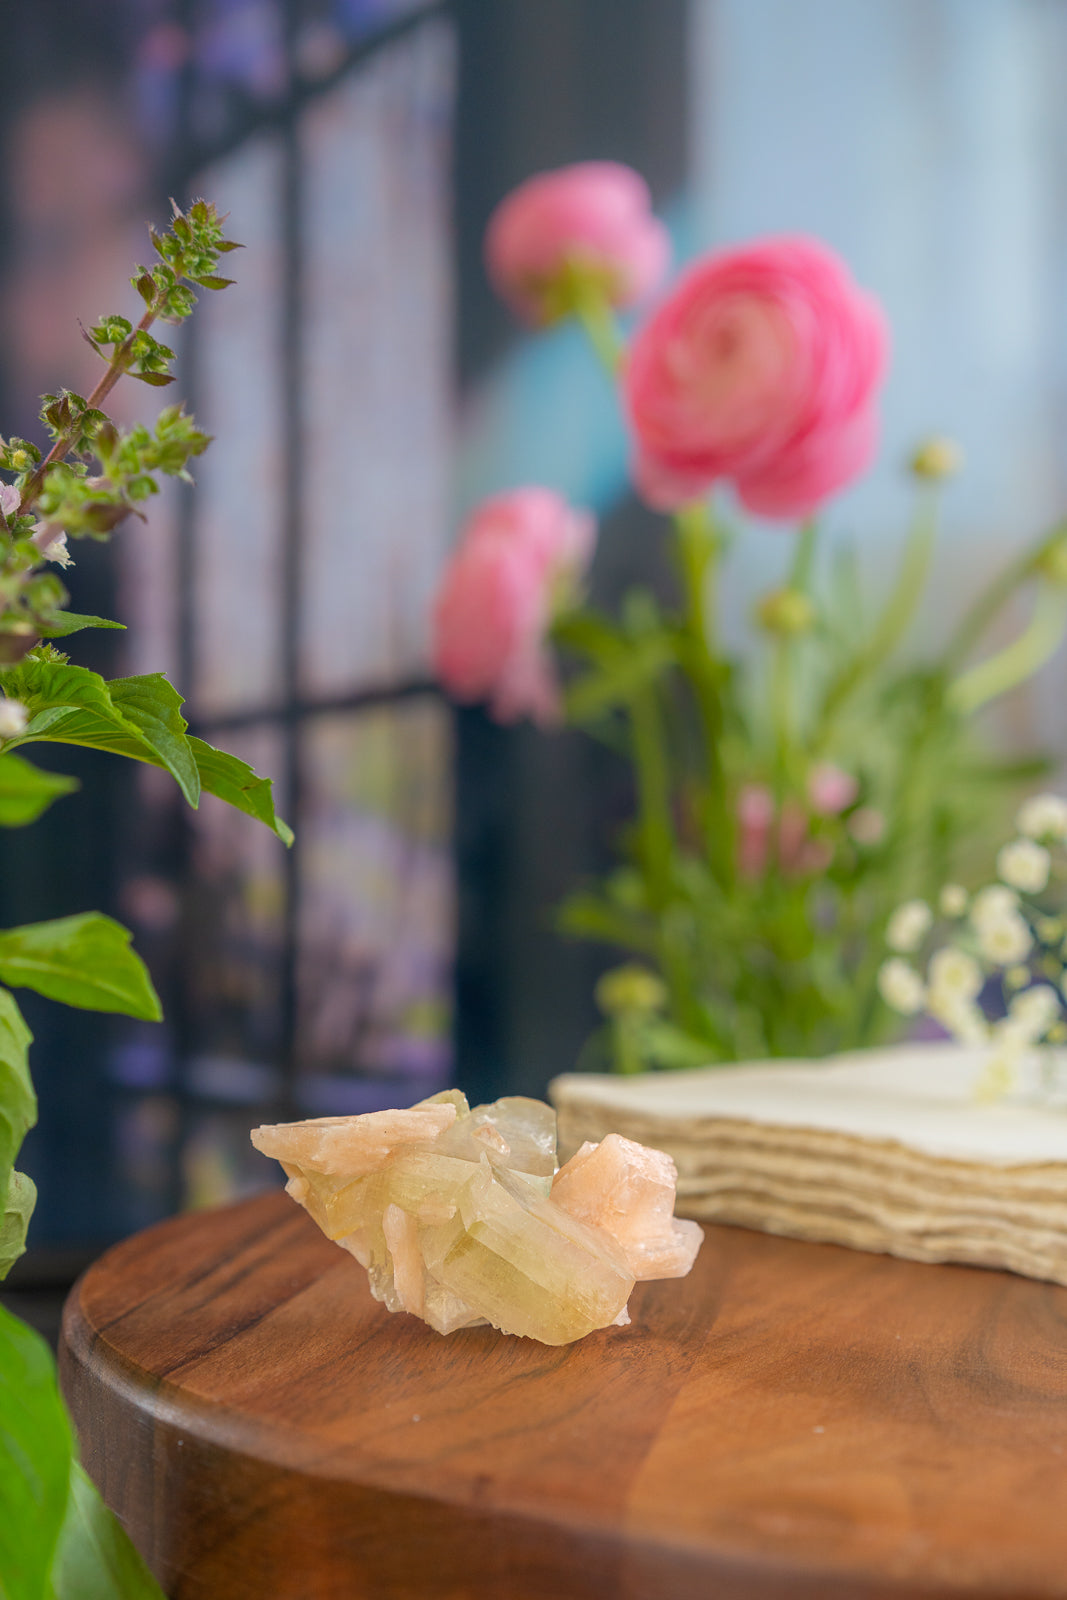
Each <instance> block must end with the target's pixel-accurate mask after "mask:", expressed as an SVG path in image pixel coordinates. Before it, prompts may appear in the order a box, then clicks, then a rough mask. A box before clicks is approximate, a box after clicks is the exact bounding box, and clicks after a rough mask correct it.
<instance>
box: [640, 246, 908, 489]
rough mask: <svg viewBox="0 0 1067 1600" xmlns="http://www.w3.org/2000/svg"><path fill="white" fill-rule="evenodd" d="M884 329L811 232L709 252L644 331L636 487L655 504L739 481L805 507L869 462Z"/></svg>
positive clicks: (875, 309) (884, 356)
mask: <svg viewBox="0 0 1067 1600" xmlns="http://www.w3.org/2000/svg"><path fill="white" fill-rule="evenodd" d="M888 351H889V336H888V327H887V324H886V321H885V317H884V315H883V313H882V310H881V308H880V306H879V305H878V303H877V302H876V301H875V300H874V299H873V298H872V297H871V296H870V295H868V294H866V293H864V291H863V290H861V289H859V288H858V287H857V286H856V284H855V283H854V282H853V280H852V278H851V276H850V274H849V272H848V269H847V268H846V266H845V265H844V263H843V262H842V261H841V260H840V259H839V258H838V257H837V256H836V255H834V253H833V252H832V251H831V250H829V249H828V248H827V247H826V246H825V245H823V244H820V243H819V242H818V241H817V240H815V239H808V238H804V237H802V236H799V237H783V238H773V239H765V240H762V241H761V242H758V243H756V244H752V245H747V246H744V247H741V248H739V249H731V250H719V251H715V252H713V253H712V254H710V255H707V256H705V257H704V258H703V259H702V260H700V261H698V262H696V264H695V265H694V266H692V267H690V268H689V270H688V271H687V272H686V273H684V274H683V275H682V277H681V278H680V279H679V281H678V283H677V285H676V286H675V288H674V289H673V290H672V292H671V293H670V295H669V296H668V297H667V299H666V300H665V301H664V302H663V304H662V305H661V306H660V307H659V308H658V310H657V311H656V312H655V313H654V314H653V316H652V317H651V319H650V320H649V321H648V322H647V323H646V324H645V326H644V327H643V328H642V329H641V330H640V332H639V333H638V335H637V337H636V339H635V340H634V343H633V346H632V348H631V350H630V356H629V360H628V363H627V366H626V370H625V373H624V377H623V386H624V397H625V404H626V409H627V413H628V416H629V420H630V426H631V429H632V432H633V436H634V441H635V445H636V459H635V463H634V477H635V481H636V483H637V486H638V489H639V490H640V492H641V493H642V495H643V496H644V498H645V499H646V500H647V501H648V502H649V504H650V505H654V506H656V507H658V508H659V509H666V510H670V509H673V508H675V507H677V506H680V505H684V504H685V503H686V502H687V501H690V500H694V499H698V498H699V497H700V496H702V495H703V494H705V493H706V492H707V491H708V489H710V487H711V486H712V484H714V483H716V482H718V481H720V480H723V479H725V480H728V481H730V482H732V483H733V485H734V487H735V488H736V490H737V493H738V495H739V497H740V499H741V501H742V502H743V504H744V505H746V506H747V507H748V508H749V510H750V511H754V512H756V513H758V514H759V515H762V516H767V517H774V518H783V519H788V518H794V517H804V516H807V515H809V514H810V513H811V512H812V511H814V510H815V508H816V507H817V506H819V505H820V504H821V503H822V502H823V501H824V500H826V499H827V498H828V497H829V496H830V495H832V494H834V493H835V492H836V491H837V490H838V489H841V488H843V487H844V485H845V484H847V483H849V482H850V481H851V480H852V479H853V478H855V477H857V476H858V474H859V473H860V472H862V471H863V470H864V468H865V467H866V466H867V465H868V464H869V462H870V460H871V457H872V456H873V454H874V449H875V444H876V442H877V416H876V412H875V395H876V391H877V389H878V386H879V384H880V382H881V380H882V377H883V374H884V372H885V368H886V364H887V360H888Z"/></svg>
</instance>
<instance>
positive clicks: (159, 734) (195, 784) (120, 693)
mask: <svg viewBox="0 0 1067 1600" xmlns="http://www.w3.org/2000/svg"><path fill="white" fill-rule="evenodd" d="M107 687H108V692H109V694H110V695H111V703H112V705H113V706H115V707H116V708H117V709H118V711H119V712H120V714H121V715H122V716H124V717H125V718H126V720H127V721H128V722H132V723H133V724H134V726H135V727H136V728H137V730H138V732H139V733H140V734H141V736H142V738H143V739H144V740H145V742H146V743H147V744H149V745H150V746H151V748H152V749H153V750H154V751H155V752H156V754H157V755H158V756H159V757H161V759H162V762H163V765H164V766H165V767H166V768H167V769H168V771H170V772H171V773H173V775H174V777H175V778H176V779H177V781H178V787H179V789H180V790H181V792H182V794H183V795H184V796H185V798H186V799H187V800H188V802H189V804H190V805H191V806H193V807H195V806H196V805H198V804H199V801H200V773H199V771H198V770H197V763H196V759H195V757H194V755H193V751H192V748H191V746H190V743H189V740H188V739H187V738H186V736H185V729H186V726H187V724H186V721H185V718H184V717H183V716H182V715H181V708H182V705H183V704H184V702H183V700H182V697H181V695H180V694H179V693H178V691H177V689H176V688H175V687H174V685H173V684H172V683H170V682H169V681H168V680H167V679H166V678H165V677H164V676H163V674H162V672H150V673H147V674H145V676H143V677H139V678H112V680H111V682H110V683H109V684H108V686H107Z"/></svg>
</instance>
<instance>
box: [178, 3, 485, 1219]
mask: <svg viewBox="0 0 1067 1600" xmlns="http://www.w3.org/2000/svg"><path fill="white" fill-rule="evenodd" d="M280 3H281V6H282V10H283V17H284V44H285V53H286V63H287V81H288V82H289V85H290V90H289V93H288V94H287V95H286V96H285V98H284V99H282V100H280V101H278V102H275V103H272V104H270V105H268V106H265V107H263V108H261V109H259V110H256V111H254V112H251V113H250V114H248V115H246V116H245V117H243V118H242V120H241V122H240V123H239V125H238V126H237V127H235V128H234V129H231V130H228V131H227V133H226V135H225V136H224V137H223V138H221V139H218V140H216V141H212V142H205V143H197V141H196V140H195V138H194V137H193V136H192V134H191V132H190V122H191V117H190V94H191V90H192V82H191V79H190V77H189V74H188V71H186V73H185V75H184V81H183V84H182V97H181V105H180V110H179V130H178V138H177V140H176V144H175V149H176V152H177V154H176V159H174V160H173V161H172V162H171V163H170V164H169V168H168V171H167V172H166V173H165V174H164V175H163V181H162V182H161V189H163V190H165V192H166V194H167V195H168V196H169V195H171V194H173V195H175V196H176V197H180V198H181V199H182V200H183V201H184V202H187V201H189V200H191V199H192V198H194V197H195V196H194V192H193V191H194V190H195V186H196V183H197V178H198V175H199V174H200V173H201V172H202V171H203V170H204V169H205V168H206V167H208V166H209V165H210V164H212V163H214V162H216V161H219V160H220V159H223V158H224V157H226V156H227V155H230V154H232V153H234V152H235V151H237V150H238V149H240V148H241V146H242V145H243V144H245V143H246V142H247V141H248V140H250V139H252V138H254V137H256V136H257V135H259V134H262V133H264V132H267V131H274V132H275V133H277V134H278V135H279V136H280V139H281V144H282V152H283V178H282V196H281V204H282V239H283V250H284V256H283V280H282V281H283V289H282V316H283V319H284V326H283V332H282V381H283V386H284V393H285V410H284V417H283V425H284V429H285V434H286V436H287V437H289V438H297V437H298V436H299V429H300V422H301V402H302V360H301V358H302V350H301V314H300V313H301V288H302V281H303V269H304V229H303V218H302V205H301V180H302V171H301V163H302V156H301V150H300V139H299V126H300V120H301V117H302V115H303V114H304V112H305V111H306V110H307V109H308V108H309V107H310V106H312V105H314V104H315V103H316V102H317V101H318V100H319V99H320V98H321V97H322V96H324V95H327V94H329V93H330V92H331V91H332V90H333V89H335V88H336V87H337V86H338V85H339V84H340V83H341V82H343V81H344V79H345V78H347V77H348V75H349V74H350V73H352V72H353V71H355V70H357V69H358V68H359V67H361V66H362V65H364V64H365V63H366V62H368V61H370V60H372V59H374V58H376V57H378V56H380V55H382V54H383V53H384V52H386V51H388V50H389V49H390V48H391V47H392V46H394V45H395V44H397V43H398V42H399V41H401V40H403V39H405V38H406V37H408V36H410V35H413V34H415V33H416V32H418V31H419V30H421V29H423V28H426V27H428V26H432V25H433V24H434V23H436V22H437V21H438V20H439V19H440V18H441V17H442V16H448V15H449V14H450V13H451V12H452V10H453V4H452V0H427V3H425V4H423V5H422V6H421V7H419V8H418V9H416V10H413V11H412V12H411V13H410V14H407V15H405V16H403V17H400V18H397V19H396V20H395V21H393V22H391V23H387V24H384V25H383V26H381V27H380V28H378V29H377V30H376V31H375V32H374V33H373V34H371V35H370V36H369V37H368V38H366V39H364V40H362V41H360V42H359V43H358V44H356V45H355V46H353V47H352V48H351V49H350V50H349V51H348V52H347V54H346V55H345V57H344V58H343V59H342V60H341V61H340V62H339V63H338V64H337V65H336V67H334V68H333V69H332V70H331V71H330V72H329V73H328V74H326V75H324V76H322V77H320V78H316V79H315V80H314V82H302V81H301V80H300V77H299V74H298V72H297V65H296V42H297V37H298V31H299V27H300V22H301V5H300V0H280ZM182 9H183V11H184V13H185V15H186V20H187V21H189V20H191V13H192V11H193V9H194V7H193V0H183V5H182ZM197 337H198V330H197V325H196V320H195V318H194V319H193V322H192V323H191V324H190V325H189V327H188V329H187V331H186V344H185V347H184V350H183V363H184V371H183V374H182V380H183V391H184V392H185V394H186V395H187V396H188V401H189V404H190V408H191V409H192V410H194V411H195V409H196V390H197ZM305 488H306V485H305V483H304V481H303V470H302V463H301V460H300V453H299V452H298V451H293V452H290V453H289V454H288V456H287V458H286V466H285V481H284V491H283V492H284V510H283V523H282V541H283V542H282V601H281V604H282V612H281V617H280V619H279V621H280V628H279V649H280V655H281V665H282V692H281V695H280V696H279V697H277V698H275V699H274V700H272V701H268V702H265V703H264V704H263V705H261V706H255V707H251V708H243V709H241V710H239V711H231V712H220V713H218V714H213V715H200V714H199V713H198V711H197V707H196V700H195V691H194V688H193V686H194V685H195V681H196V674H195V664H196V603H195V596H196V579H197V526H196V504H195V496H192V495H189V494H185V495H184V496H183V499H182V510H181V513H180V519H181V520H180V535H179V594H178V616H179V624H178V641H179V642H178V666H179V674H180V683H181V684H182V685H183V686H187V689H188V692H190V695H191V698H190V704H189V708H188V709H189V712H190V729H191V731H192V732H195V733H196V734H198V735H199V736H201V737H203V738H205V739H207V740H208V741H209V742H211V743H214V742H216V741H224V737H225V735H226V734H227V733H232V732H234V731H243V730H250V729H271V730H276V731H277V732H278V733H280V734H281V736H282V741H283V746H284V751H285V754H284V766H283V770H282V771H279V772H277V773H274V774H271V776H274V777H275V778H276V779H277V780H278V781H279V789H280V792H281V793H282V794H284V796H285V807H286V816H287V820H288V821H290V823H291V824H292V825H293V827H294V831H295V841H294V843H293V845H292V846H291V847H290V849H289V850H288V851H287V852H286V855H285V867H284V895H285V898H284V911H283V932H282V941H283V947H282V963H281V973H282V977H281V986H282V1003H281V1037H280V1040H279V1044H278V1051H277V1056H276V1064H277V1067H278V1069H279V1073H280V1080H281V1090H280V1093H279V1095H278V1098H277V1102H276V1104H275V1105H274V1106H273V1107H272V1109H271V1114H276V1115H278V1116H279V1117H282V1118H286V1117H290V1116H295V1115H298V1114H300V1113H299V1112H298V1108H297V1105H296V1098H295V1086H296V1080H297V1051H298V1040H297V1009H298V996H297V919H298V913H299V905H300V898H301V870H302V853H301V843H300V838H301V828H300V822H301V810H302V804H301V802H302V796H301V768H302V760H301V756H302V735H303V730H304V728H305V727H306V726H307V724H308V720H309V719H310V718H314V717H320V716H328V715H331V714H334V713H337V712H349V713H352V714H353V715H356V716H358V715H359V714H360V713H361V712H364V711H369V710H374V709H378V708H380V707H382V706H389V705H395V704H398V703H401V702H404V701H408V700H411V699H414V698H417V697H427V696H428V697H434V698H440V691H439V689H438V688H437V685H436V684H435V683H433V682H432V681H429V680H426V679H422V678H412V679H406V680H401V681H399V682H396V683H392V684H385V685H373V686H368V687H365V688H353V689H352V690H351V691H350V692H346V693H343V694H332V695H320V696H307V695H303V694H301V692H300V687H299V648H300V644H299V630H300V615H301V569H300V542H301V531H302V508H303V504H304V493H305ZM179 826H180V827H181V829H182V833H183V836H184V839H185V850H184V852H183V853H184V854H185V855H186V857H187V856H188V849H189V843H190V838H191V830H190V823H189V819H188V818H187V816H184V815H183V817H182V821H181V823H180V824H179ZM180 964H182V963H180ZM169 1015H170V1017H171V1020H172V1023H173V1025H174V1029H175V1043H176V1058H177V1059H176V1062H175V1066H176V1072H177V1081H176V1083H175V1085H174V1091H175V1092H176V1094H177V1097H178V1100H179V1104H180V1105H181V1107H182V1117H181V1124H180V1126H179V1129H178V1132H177V1148H176V1149H175V1151H174V1158H175V1159H174V1193H173V1195H172V1200H173V1201H174V1203H175V1204H177V1203H178V1202H179V1201H180V1198H181V1196H180V1189H181V1178H180V1173H179V1171H178V1165H179V1157H180V1149H181V1145H182V1143H183V1142H184V1139H185V1137H186V1135H187V1131H188V1122H189V1115H190V1112H191V1110H192V1109H193V1108H194V1107H197V1106H201V1107H202V1106H205V1105H210V1106H211V1107H213V1108H218V1109H220V1110H225V1109H226V1104H227V1102H226V1100H225V1098H224V1097H212V1098H211V1099H210V1101H208V1100H205V1098H204V1097H203V1096H202V1095H201V1094H200V1093H198V1092H197V1091H196V1090H194V1089H193V1088H192V1086H191V1085H189V1083H188V1081H187V1065H188V1059H189V1055H190V1040H191V1030H192V1019H191V1018H190V1016H189V1014H188V1010H187V997H186V994H185V986H184V985H183V984H181V983H180V982H179V983H178V984H177V985H175V990H174V993H173V994H172V996H170V998H169Z"/></svg>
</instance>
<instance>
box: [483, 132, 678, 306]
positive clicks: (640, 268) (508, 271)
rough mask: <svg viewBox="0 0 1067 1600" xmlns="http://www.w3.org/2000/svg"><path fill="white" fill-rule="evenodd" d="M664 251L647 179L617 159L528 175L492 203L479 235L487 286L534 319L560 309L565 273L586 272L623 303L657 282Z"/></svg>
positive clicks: (663, 236) (666, 260)
mask: <svg viewBox="0 0 1067 1600" xmlns="http://www.w3.org/2000/svg"><path fill="white" fill-rule="evenodd" d="M670 253H671V247H670V239H669V237H668V235H667V230H666V228H665V227H664V226H663V223H662V222H660V221H659V219H658V218H657V217H654V216H653V215H652V211H651V208H650V197H649V192H648V184H647V183H646V182H645V180H644V179H643V178H642V177H641V176H640V174H639V173H636V172H634V171H633V169H632V168H631V167H624V166H621V165H620V164H619V163H618V162H617V161H580V162H577V163H576V164H575V165H573V166H569V167H560V168H559V169H558V170H557V171H555V172H540V173H538V174H537V175H536V176H535V177H533V178H527V180H526V182H525V183H520V184H519V186H518V188H517V189H513V190H512V192H511V193H510V194H509V195H508V196H507V197H506V198H505V199H504V200H502V201H501V202H500V204H499V205H498V206H497V208H496V210H495V211H494V212H493V215H492V217H491V218H490V219H489V227H488V229H487V231H486V236H485V261H486V267H487V270H488V273H489V278H490V281H491V282H492V284H493V287H494V288H495V289H496V290H497V292H498V293H499V294H500V295H501V296H502V297H503V298H504V299H505V300H507V301H508V302H509V304H510V305H512V306H513V307H514V309H515V310H516V311H517V312H518V313H519V314H520V316H523V317H525V318H527V319H528V320H529V321H531V322H535V323H543V322H550V321H552V320H553V319H554V317H557V316H558V315H559V314H560V311H561V309H563V307H561V305H560V304H559V297H560V286H561V282H562V278H563V276H564V274H565V273H566V272H567V271H568V270H577V271H579V272H584V273H588V274H589V276H590V277H591V278H593V279H594V280H595V281H596V282H597V283H599V285H600V286H601V287H602V288H603V290H604V292H605V293H606V295H607V297H608V300H609V301H610V302H611V304H612V305H614V306H620V307H621V306H629V305H634V304H635V303H636V302H637V301H639V300H643V299H644V298H645V296H646V295H648V294H650V293H651V292H652V290H653V289H655V288H656V287H657V286H658V285H659V284H660V283H661V282H662V280H663V278H664V276H665V274H666V271H667V267H668V264H669V262H670Z"/></svg>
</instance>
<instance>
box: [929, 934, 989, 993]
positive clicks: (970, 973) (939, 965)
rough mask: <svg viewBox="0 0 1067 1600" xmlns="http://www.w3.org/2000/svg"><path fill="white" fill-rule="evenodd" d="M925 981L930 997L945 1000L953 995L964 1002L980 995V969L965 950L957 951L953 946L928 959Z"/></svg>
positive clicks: (946, 947)
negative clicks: (944, 998)
mask: <svg viewBox="0 0 1067 1600" xmlns="http://www.w3.org/2000/svg"><path fill="white" fill-rule="evenodd" d="M926 981H927V984H928V985H929V989H930V993H931V994H932V995H933V994H938V995H943V996H945V997H946V998H947V997H950V996H954V995H955V996H960V997H962V998H963V999H964V1000H973V999H974V998H975V996H976V995H977V994H979V993H981V989H982V969H981V967H980V966H979V965H978V963H977V961H976V960H975V959H974V957H973V956H969V955H968V954H967V952H966V950H957V949H956V947H955V946H954V945H946V946H945V948H944V949H943V950H938V951H937V952H936V953H935V954H934V955H932V956H931V957H930V965H929V967H928V968H927V969H926Z"/></svg>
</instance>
